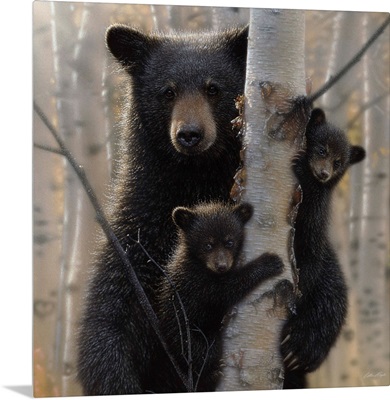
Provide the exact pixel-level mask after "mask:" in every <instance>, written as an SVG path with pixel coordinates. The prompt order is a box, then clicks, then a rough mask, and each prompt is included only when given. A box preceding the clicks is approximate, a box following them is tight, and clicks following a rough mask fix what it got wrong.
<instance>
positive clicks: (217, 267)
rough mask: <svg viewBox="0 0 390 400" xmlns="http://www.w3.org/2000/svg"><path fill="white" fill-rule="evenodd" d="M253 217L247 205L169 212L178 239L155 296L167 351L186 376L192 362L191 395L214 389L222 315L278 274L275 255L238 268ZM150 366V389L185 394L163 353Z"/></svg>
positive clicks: (279, 266) (278, 261) (279, 264)
mask: <svg viewBox="0 0 390 400" xmlns="http://www.w3.org/2000/svg"><path fill="white" fill-rule="evenodd" d="M252 213H253V208H252V206H251V205H250V204H248V203H242V204H240V205H236V206H232V205H225V204H220V203H207V204H200V205H198V206H196V207H194V208H191V209H189V208H184V207H178V208H176V209H175V210H174V211H173V219H174V221H175V223H176V225H177V226H178V228H179V240H178V245H177V248H176V251H175V253H174V255H173V257H172V260H171V261H170V262H169V263H168V266H167V275H168V279H165V280H164V281H163V284H162V287H161V290H160V292H159V308H158V309H159V312H158V315H159V316H160V319H161V329H162V331H163V334H164V336H165V337H166V339H167V342H168V348H169V349H170V350H171V351H172V353H173V354H174V356H175V358H176V361H177V363H178V365H179V366H180V368H181V370H182V372H184V373H185V374H186V376H187V375H188V372H189V368H190V366H189V363H188V360H189V359H190V358H191V359H192V364H191V368H192V370H191V371H190V373H191V374H192V375H191V376H192V378H193V379H192V380H193V382H192V385H193V389H194V390H196V391H214V390H215V388H216V386H217V383H218V378H219V377H220V362H221V355H222V331H221V323H222V319H223V317H224V315H225V314H226V313H227V311H228V310H229V309H230V308H231V307H232V306H233V305H235V304H236V303H238V302H239V301H240V300H242V299H243V298H244V296H245V295H246V294H248V293H249V292H250V291H251V290H252V289H253V288H255V287H256V286H257V285H259V284H260V283H261V282H262V281H264V280H266V279H267V278H270V277H272V276H275V275H277V274H278V273H280V272H281V271H282V270H283V262H282V260H281V259H280V257H278V256H277V255H273V254H271V253H264V254H263V255H261V256H259V257H258V258H256V259H254V260H252V261H250V262H249V263H247V264H245V265H243V266H241V265H240V258H241V249H242V244H243V240H244V225H245V224H246V222H247V221H248V220H249V219H250V218H251V216H252ZM187 321H188V325H187ZM153 365H154V366H155V370H154V371H153V372H152V374H153V376H154V377H155V382H154V384H155V385H154V387H153V388H151V389H152V390H151V391H155V392H179V391H185V387H184V385H183V382H182V381H181V380H180V379H179V377H178V375H177V373H176V372H175V370H174V369H173V368H172V365H171V363H170V362H169V360H168V359H167V357H166V355H165V353H164V352H163V351H160V355H159V356H157V360H155V361H154V362H153Z"/></svg>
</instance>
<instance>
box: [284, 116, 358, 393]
mask: <svg viewBox="0 0 390 400" xmlns="http://www.w3.org/2000/svg"><path fill="white" fill-rule="evenodd" d="M364 157H365V150H364V149H363V148H362V147H360V146H352V145H351V144H350V143H349V142H348V140H347V138H346V136H345V134H344V132H343V131H341V130H340V129H338V128H336V127H335V126H333V125H332V124H330V123H329V122H328V121H327V120H326V117H325V114H324V112H323V111H322V110H321V109H319V108H315V109H314V110H313V111H312V113H311V116H310V119H309V122H308V125H307V128H306V150H305V151H303V152H301V153H300V154H299V155H298V156H297V158H296V160H294V165H293V170H294V173H295V175H296V177H297V179H298V181H299V184H300V185H301V188H302V193H303V199H302V203H301V204H300V206H299V211H298V214H297V218H296V222H295V240H294V251H295V257H296V263H297V268H298V269H299V289H300V292H301V293H302V296H301V297H300V298H299V299H298V300H297V304H296V313H295V314H293V315H292V316H291V318H290V319H289V321H288V322H287V324H286V326H285V327H284V331H283V336H282V347H281V349H282V354H283V356H284V357H285V370H286V373H285V381H284V388H299V387H304V385H305V376H306V373H307V372H311V371H314V370H315V369H316V368H318V366H319V365H320V364H321V363H322V361H323V360H324V359H325V357H326V356H327V355H328V352H329V350H330V348H331V347H332V345H333V344H334V343H335V341H336V339H337V337H338V335H339V333H340V330H341V327H342V326H343V323H344V320H345V317H346V313H347V287H346V283H345V280H344V276H343V273H342V271H341V267H340V265H339V261H338V258H337V255H336V253H335V251H334V249H333V247H332V244H331V241H330V238H329V219H330V208H331V198H332V193H333V190H334V188H335V187H336V185H337V183H338V182H339V181H340V179H341V178H342V177H343V175H344V174H345V172H346V171H347V169H348V167H349V166H351V165H352V164H355V163H358V162H359V161H361V160H363V159H364Z"/></svg>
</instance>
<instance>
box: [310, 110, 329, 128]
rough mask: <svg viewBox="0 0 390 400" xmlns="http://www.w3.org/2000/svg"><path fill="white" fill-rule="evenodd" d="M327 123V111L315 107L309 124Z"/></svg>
mask: <svg viewBox="0 0 390 400" xmlns="http://www.w3.org/2000/svg"><path fill="white" fill-rule="evenodd" d="M325 123H326V117H325V113H324V111H323V110H321V108H315V109H314V110H313V111H312V112H311V115H310V119H309V124H313V125H322V124H325Z"/></svg>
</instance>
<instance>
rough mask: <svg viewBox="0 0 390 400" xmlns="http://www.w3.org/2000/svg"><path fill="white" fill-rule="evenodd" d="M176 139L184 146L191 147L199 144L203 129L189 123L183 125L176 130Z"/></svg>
mask: <svg viewBox="0 0 390 400" xmlns="http://www.w3.org/2000/svg"><path fill="white" fill-rule="evenodd" d="M176 137H177V141H178V142H179V143H180V145H182V146H184V147H193V146H196V145H197V144H199V142H200V141H201V140H202V138H203V129H202V128H200V127H199V126H196V125H193V124H190V125H183V126H182V127H181V128H180V129H179V130H178V132H177V136H176Z"/></svg>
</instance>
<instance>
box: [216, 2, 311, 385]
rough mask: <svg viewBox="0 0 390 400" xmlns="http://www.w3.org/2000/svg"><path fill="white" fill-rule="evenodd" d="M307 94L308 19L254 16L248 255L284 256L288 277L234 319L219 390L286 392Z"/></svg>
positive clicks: (246, 176)
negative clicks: (283, 338) (286, 330)
mask: <svg viewBox="0 0 390 400" xmlns="http://www.w3.org/2000/svg"><path fill="white" fill-rule="evenodd" d="M304 90H305V76H304V14H303V12H300V11H280V10H260V9H253V10H251V22H250V32H249V46H248V66H247V81H246V89H245V96H246V97H245V110H244V127H243V128H244V147H245V158H244V165H245V172H244V173H241V175H240V176H239V179H240V181H239V183H238V185H237V186H239V187H240V188H241V190H239V192H241V198H242V200H245V201H248V202H250V203H252V205H253V206H254V209H255V211H254V217H253V218H252V220H251V221H250V222H249V223H248V229H247V231H246V235H247V236H246V245H245V249H244V255H245V258H246V259H247V260H250V259H253V258H255V257H257V256H258V255H260V254H261V253H263V252H264V251H271V252H274V253H277V254H278V255H279V256H280V257H281V258H282V259H283V261H284V264H285V271H284V273H283V274H282V276H279V277H277V278H276V279H272V280H269V281H268V282H266V283H265V284H264V285H262V286H261V287H259V288H258V289H256V290H255V291H254V292H253V293H252V294H251V295H249V296H248V297H247V298H246V299H245V300H244V301H243V302H241V303H240V304H239V305H238V306H237V307H236V308H235V309H234V310H233V311H232V313H231V315H230V319H229V323H228V325H227V327H226V331H225V349H224V364H225V367H224V369H223V375H224V378H223V380H222V383H221V385H220V387H219V390H242V389H250V390H256V389H280V388H281V387H282V385H283V364H282V359H281V356H280V352H279V347H280V332H281V329H282V326H283V323H284V321H285V320H286V318H287V316H288V308H290V307H292V299H293V295H294V291H295V286H296V285H295V283H296V280H297V277H296V275H295V273H294V271H293V270H292V269H291V268H290V264H291V262H292V261H293V260H294V258H293V254H292V240H291V239H292V234H293V226H292V219H293V218H294V214H295V209H294V206H295V205H296V204H295V203H296V201H295V200H293V197H294V196H293V194H294V193H295V189H296V184H295V178H294V177H293V175H292V172H291V161H292V158H293V157H294V155H295V154H296V152H297V151H298V149H299V148H300V147H301V145H302V140H303V137H304V130H305V126H306V122H307V117H308V113H309V110H308V109H307V107H306V105H305V102H304V101H303V100H302V97H301V98H299V96H298V95H302V94H304ZM299 99H300V100H301V101H299ZM236 189H237V188H236ZM295 197H296V196H295ZM294 201H295V203H294ZM298 202H299V192H298Z"/></svg>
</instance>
